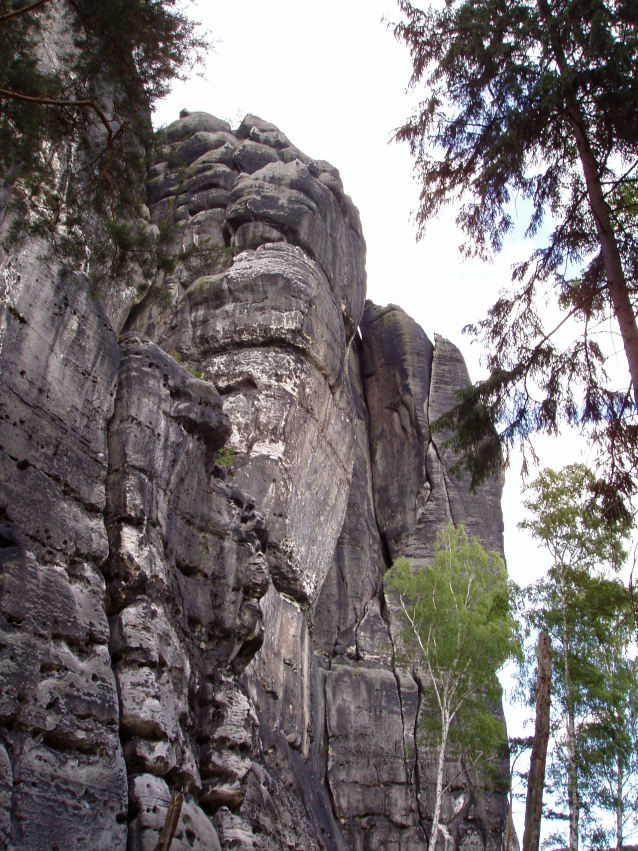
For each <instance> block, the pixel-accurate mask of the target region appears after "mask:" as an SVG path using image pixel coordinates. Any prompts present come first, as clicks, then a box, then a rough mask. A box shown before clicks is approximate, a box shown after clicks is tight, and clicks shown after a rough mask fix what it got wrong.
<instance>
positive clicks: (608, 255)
mask: <svg viewBox="0 0 638 851" xmlns="http://www.w3.org/2000/svg"><path fill="white" fill-rule="evenodd" d="M537 2H538V8H539V11H540V13H541V17H542V18H543V19H544V21H545V23H546V25H547V29H548V34H549V38H550V43H551V46H552V52H553V54H554V59H555V61H556V64H557V66H558V71H559V73H560V76H561V79H562V80H563V81H564V83H565V84H566V88H565V92H566V93H565V107H566V109H567V112H568V114H569V120H570V123H571V125H572V130H573V132H574V139H575V141H576V147H577V148H578V156H579V158H580V162H581V166H582V169H583V175H584V177H585V183H586V184H587V197H588V200H589V208H590V210H591V211H592V213H593V216H594V219H595V221H596V233H597V236H598V244H599V245H600V253H601V256H602V260H603V266H604V268H605V275H606V276H607V285H608V288H609V295H610V298H611V303H612V306H613V309H614V315H615V316H616V320H617V321H618V325H619V327H620V334H621V336H622V341H623V347H624V349H625V356H626V358H627V365H628V367H629V374H630V375H631V381H632V384H633V386H634V402H635V403H636V407H637V408H638V325H636V316H635V314H634V311H633V307H632V305H631V299H630V298H629V290H628V288H627V279H626V278H625V272H624V269H623V267H622V260H621V258H620V251H619V250H618V242H617V240H616V234H615V232H614V228H613V225H612V223H611V218H610V215H609V208H608V206H607V202H606V201H605V195H604V192H603V188H602V185H601V182H600V168H599V164H598V162H597V161H596V157H595V156H594V153H593V151H592V149H591V145H590V144H589V138H588V134H587V122H586V119H585V116H584V115H583V111H582V109H581V108H580V105H579V103H578V101H577V99H576V96H575V94H574V92H573V91H570V82H569V77H568V75H566V74H565V70H566V68H567V65H568V63H567V59H566V57H565V53H564V51H563V47H562V43H561V40H560V34H559V32H558V31H557V28H556V23H555V21H554V18H553V15H552V12H551V9H550V6H549V4H548V2H547V0H537Z"/></svg>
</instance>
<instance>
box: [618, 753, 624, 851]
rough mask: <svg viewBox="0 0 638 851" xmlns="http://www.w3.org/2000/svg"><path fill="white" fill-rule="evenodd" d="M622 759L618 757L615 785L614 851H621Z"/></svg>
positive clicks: (622, 814)
mask: <svg viewBox="0 0 638 851" xmlns="http://www.w3.org/2000/svg"><path fill="white" fill-rule="evenodd" d="M622 781H623V776H622V757H621V756H620V754H619V755H618V779H617V785H616V851H622V839H623V836H622V822H623V816H624V804H623V799H622Z"/></svg>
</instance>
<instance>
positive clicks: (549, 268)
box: [395, 0, 638, 513]
mask: <svg viewBox="0 0 638 851" xmlns="http://www.w3.org/2000/svg"><path fill="white" fill-rule="evenodd" d="M399 6H400V8H401V11H402V12H403V15H404V19H403V20H402V21H401V22H400V23H399V24H397V25H396V28H395V33H396V35H397V37H398V38H399V39H400V40H402V41H404V42H405V43H406V45H407V46H408V48H409V50H410V53H411V57H412V64H413V74H412V81H411V82H412V86H414V87H418V86H420V85H422V84H423V85H424V89H425V92H424V98H423V101H422V102H421V104H420V106H419V108H418V109H417V111H416V112H415V114H414V115H413V116H412V117H411V118H410V119H409V120H408V121H407V122H406V124H405V125H404V126H403V127H401V128H400V129H399V131H398V132H397V138H398V139H399V140H406V141H407V142H408V143H409V144H410V148H411V151H412V153H413V156H414V158H415V160H416V171H417V175H418V178H419V180H420V182H421V185H422V192H421V199H420V207H419V210H418V222H419V225H420V229H421V232H422V231H423V229H424V228H425V227H426V225H427V222H428V221H429V220H430V219H432V218H434V217H436V216H437V215H438V213H439V212H440V211H441V209H442V208H443V207H444V206H445V205H446V204H449V203H451V202H452V201H456V200H460V201H461V202H462V206H461V208H460V212H459V214H458V218H457V222H458V224H459V226H460V228H461V229H462V230H463V231H464V232H465V234H466V235H467V241H466V242H465V244H464V246H463V249H464V251H465V252H466V253H468V254H475V255H478V256H480V257H485V258H488V257H489V256H491V254H492V252H493V251H498V250H500V248H501V247H502V245H503V240H504V238H505V237H506V235H507V234H508V233H509V232H510V231H512V229H513V228H514V226H515V217H516V218H518V217H519V216H520V215H521V214H522V211H524V210H525V209H528V210H529V211H530V213H529V217H528V218H527V226H528V227H527V232H526V233H527V236H528V237H534V236H538V234H539V231H540V230H541V228H542V226H543V225H544V224H547V225H549V226H550V227H551V228H552V232H551V235H550V237H549V242H548V244H547V245H545V246H543V247H540V248H538V249H536V250H535V251H534V253H533V254H532V256H531V257H530V259H529V260H527V261H525V262H523V263H521V264H519V265H518V266H517V267H516V268H515V270H514V275H513V284H512V286H511V288H510V290H509V291H508V292H503V293H502V294H501V295H500V297H499V299H498V301H497V302H496V303H495V304H494V306H493V307H492V308H491V310H490V311H489V314H488V316H487V318H486V319H485V320H484V321H482V322H479V323H478V324H476V325H474V326H472V328H471V330H472V331H473V332H474V333H475V334H477V335H479V336H480V337H482V339H483V342H484V343H485V345H486V348H487V350H488V353H489V354H488V360H487V366H488V368H489V373H490V374H489V377H488V378H487V379H486V380H485V381H482V382H479V383H478V384H477V385H475V386H474V387H473V388H470V389H468V390H467V391H465V392H464V393H463V394H461V396H462V401H461V403H460V405H459V406H458V407H457V408H456V409H455V410H454V411H453V412H451V413H450V414H449V415H448V416H447V417H445V418H443V420H442V421H441V422H440V424H439V425H440V426H441V427H448V428H452V430H453V431H455V432H456V436H455V438H454V446H455V448H456V449H457V450H459V451H461V452H462V453H464V458H465V461H464V464H465V465H466V466H467V468H468V469H469V471H470V472H471V474H472V481H473V483H474V484H477V483H478V482H479V481H482V480H483V479H484V478H485V477H486V476H488V475H490V474H492V473H494V472H498V471H499V470H500V469H501V467H502V465H503V462H504V460H505V461H506V460H507V453H508V450H509V447H510V446H511V445H512V444H513V443H514V442H516V441H518V440H521V439H523V440H525V439H527V438H528V437H529V436H530V435H531V434H533V433H534V432H535V431H538V430H543V431H545V432H548V433H555V432H556V431H557V430H558V429H559V428H560V426H561V424H562V423H565V422H567V423H571V424H573V425H577V426H579V427H582V428H584V429H585V430H586V431H587V433H588V434H589V436H590V437H591V439H592V440H593V441H594V442H595V443H596V444H597V445H598V446H599V447H600V448H601V461H603V462H604V465H605V469H606V473H605V476H604V477H601V480H600V482H599V485H598V487H599V491H600V492H601V493H602V494H604V496H605V497H606V498H607V502H608V506H607V508H608V513H610V512H611V511H612V510H619V509H621V504H622V502H623V500H624V501H625V502H626V501H627V500H628V499H629V498H630V497H631V495H632V494H633V493H634V491H635V490H636V487H637V486H638V477H636V474H635V470H636V464H637V462H638V453H637V449H636V447H637V445H638V424H637V423H636V417H635V414H636V408H637V403H638V327H637V325H636V316H635V313H636V298H637V296H638V218H637V216H636V212H637V211H638V204H637V198H638V195H637V186H638V183H637V181H638V171H637V169H638V118H637V116H638V62H637V61H636V56H637V55H638V15H637V14H636V10H635V3H633V2H629V0H512V2H503V0H447V2H446V3H445V4H444V5H443V4H441V5H438V4H437V5H436V6H434V5H433V6H431V7H430V8H429V9H426V10H423V9H421V8H420V7H419V5H417V4H414V3H412V2H409V0H399ZM521 200H522V201H523V202H524V203H522V204H517V206H516V208H515V207H514V202H515V201H521ZM548 302H549V303H550V304H551V306H552V308H553V309H552V310H549V311H547V310H546V305H547V303H548ZM557 309H558V310H559V311H560V312H561V315H559V316H558V318H557V317H556V313H557ZM610 327H613V328H614V330H615V332H617V334H618V337H619V340H620V342H621V345H622V349H623V351H624V360H625V364H626V368H627V378H626V380H625V379H624V378H622V377H621V378H620V379H618V378H614V377H613V376H610V375H609V374H608V369H607V366H608V362H607V361H608V356H609V354H610V346H609V345H608V336H609V335H608V334H606V336H603V335H601V334H599V333H598V332H600V331H605V332H607V331H608V329H609V328H610ZM494 423H496V425H497V429H496V430H494ZM503 450H505V452H503Z"/></svg>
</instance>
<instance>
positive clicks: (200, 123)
mask: <svg viewBox="0 0 638 851" xmlns="http://www.w3.org/2000/svg"><path fill="white" fill-rule="evenodd" d="M200 132H203V133H230V132H231V130H230V124H228V123H227V122H226V121H222V120H221V118H215V116H214V115H209V114H208V113H207V112H191V113H189V114H188V115H186V116H185V117H184V118H180V119H178V120H177V121H173V123H172V124H169V125H168V127H167V128H166V138H167V139H168V141H169V142H179V141H180V140H181V139H184V138H185V137H187V136H193V135H195V134H196V133H200Z"/></svg>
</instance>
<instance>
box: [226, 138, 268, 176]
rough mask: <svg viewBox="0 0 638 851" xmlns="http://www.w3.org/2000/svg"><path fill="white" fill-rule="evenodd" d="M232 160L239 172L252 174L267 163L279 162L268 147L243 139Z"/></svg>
mask: <svg viewBox="0 0 638 851" xmlns="http://www.w3.org/2000/svg"><path fill="white" fill-rule="evenodd" d="M233 160H234V162H235V165H236V166H237V168H238V170H239V171H243V172H245V173H246V174H253V172H255V171H258V170H259V169H260V168H263V167H264V166H265V165H268V163H276V162H279V156H278V154H277V153H276V151H274V150H273V148H271V147H270V146H269V145H262V144H260V143H259V142H254V141H253V140H252V139H245V140H244V141H243V142H242V143H241V145H240V146H239V147H238V148H237V150H236V151H235V153H234V156H233Z"/></svg>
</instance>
